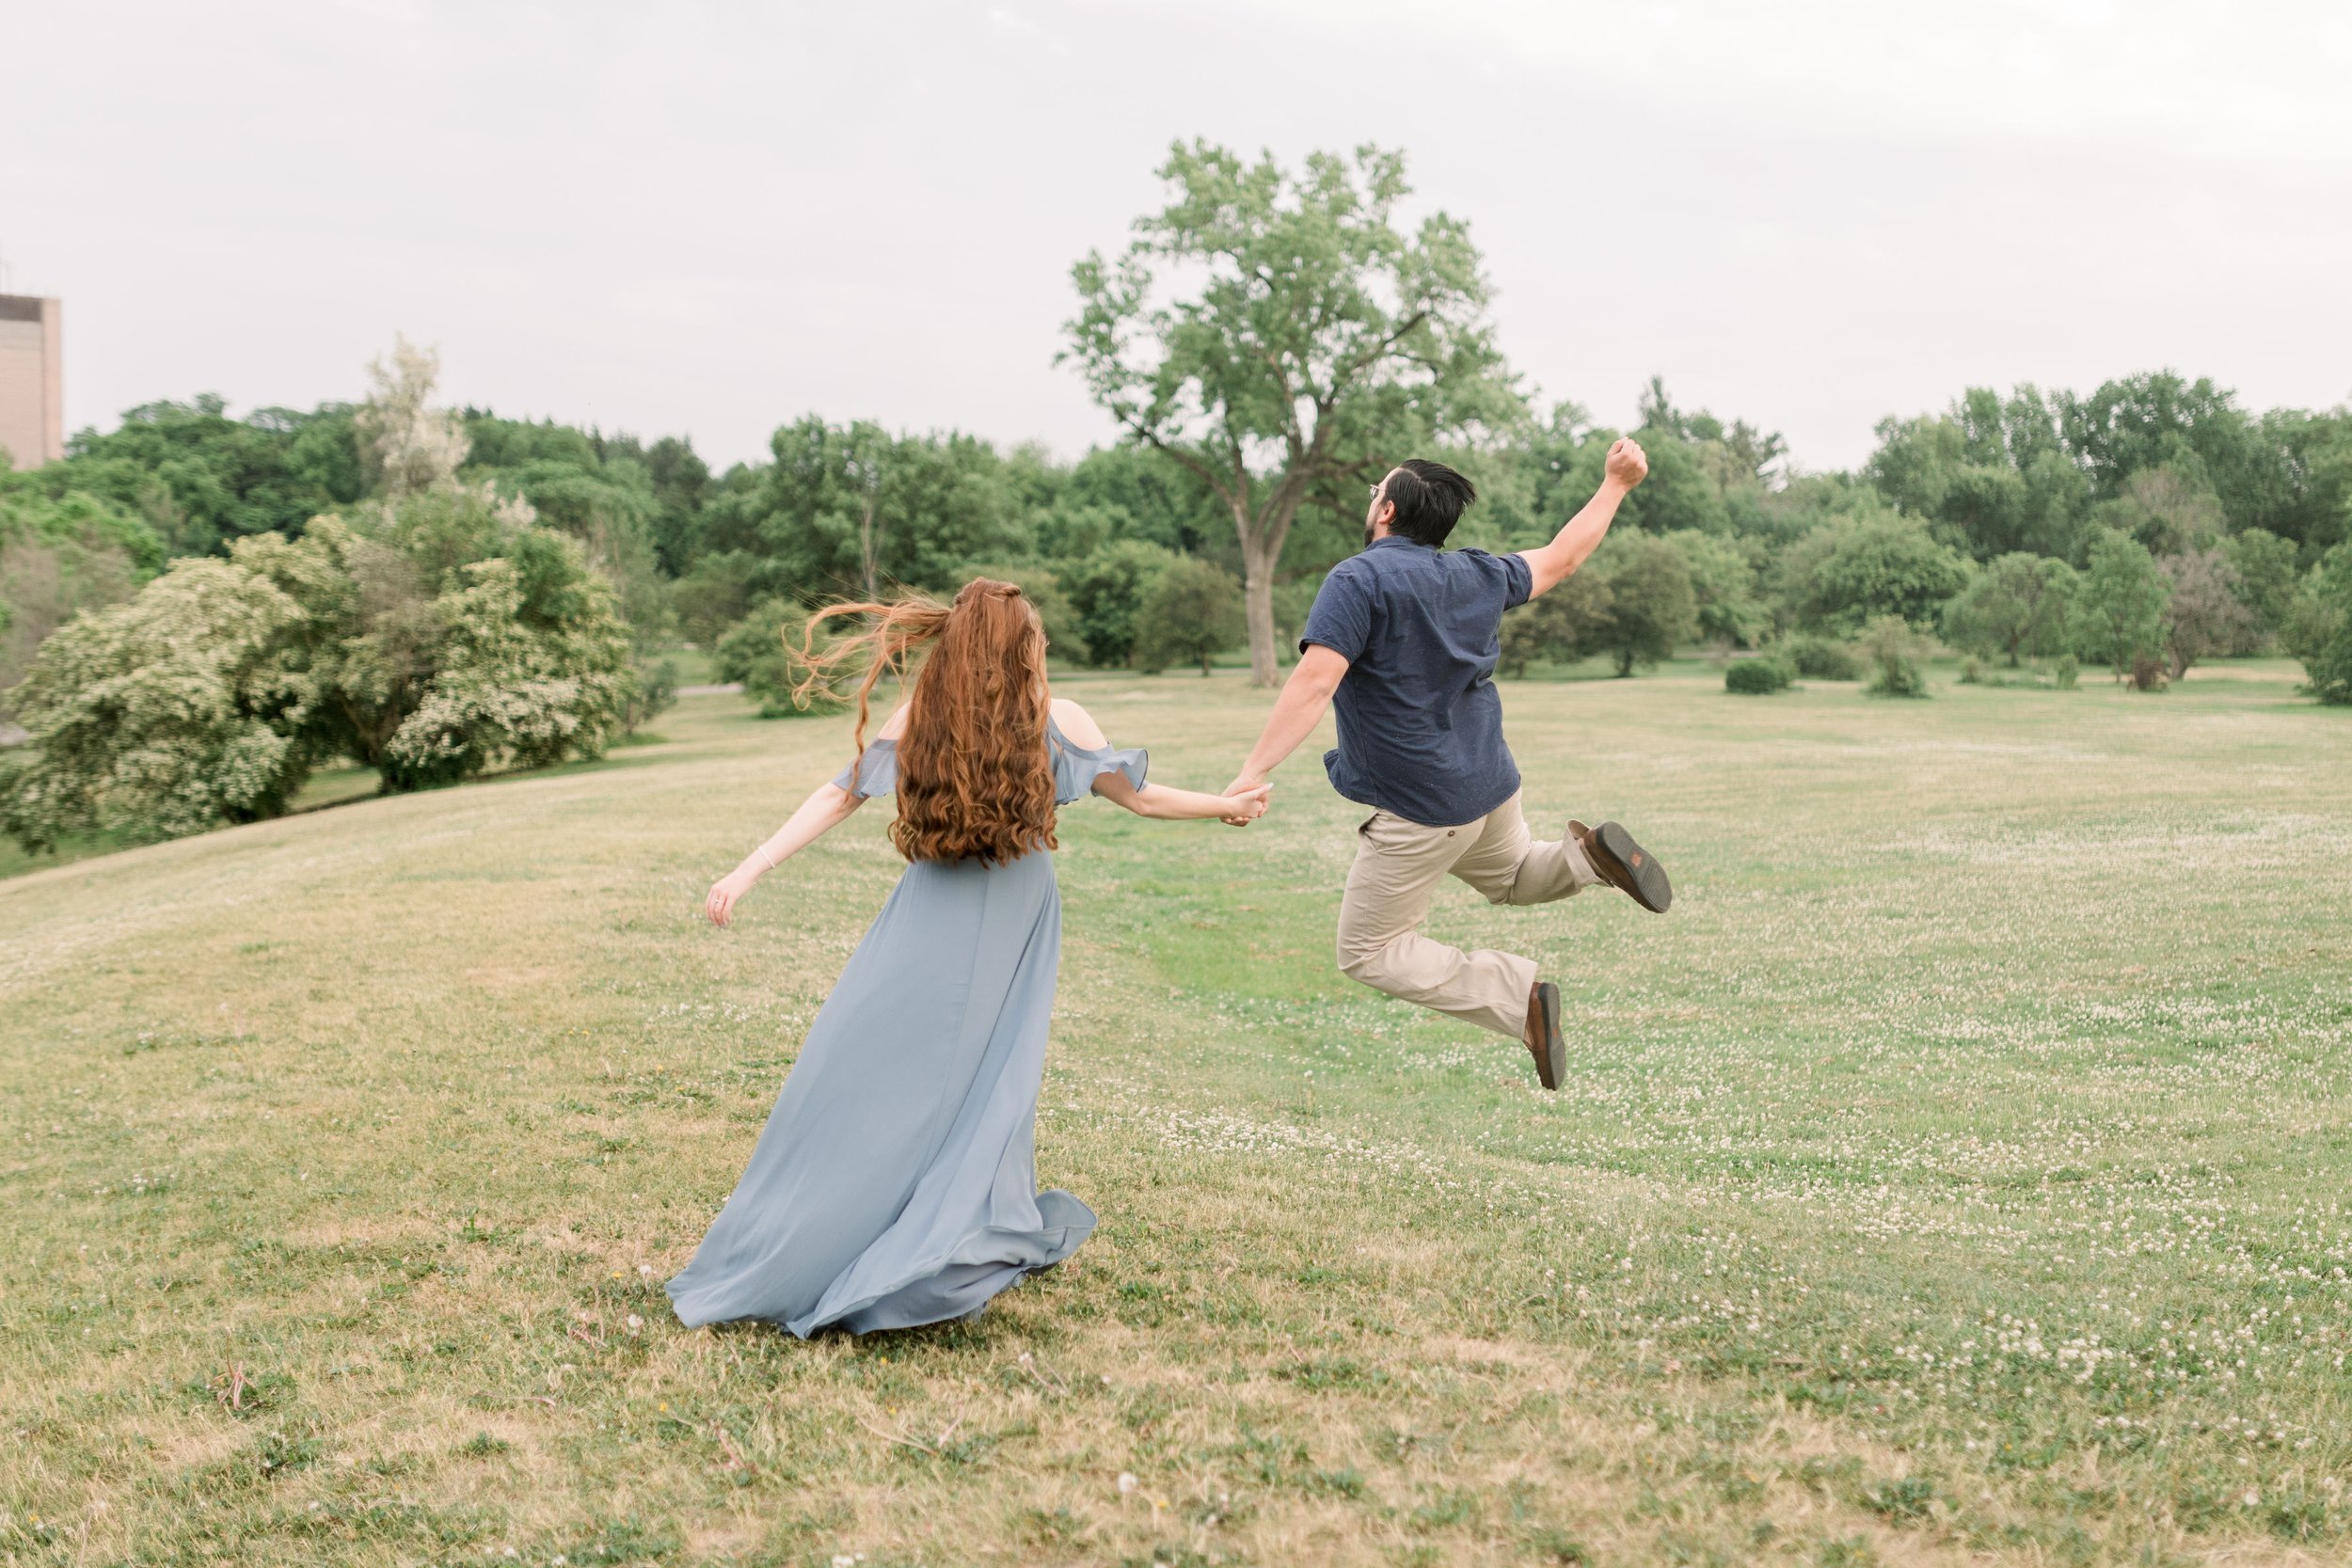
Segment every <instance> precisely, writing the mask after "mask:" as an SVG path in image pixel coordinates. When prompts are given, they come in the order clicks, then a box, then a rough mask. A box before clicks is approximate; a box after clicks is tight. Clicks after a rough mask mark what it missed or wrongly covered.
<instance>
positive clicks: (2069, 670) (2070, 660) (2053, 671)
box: [2050, 654, 2083, 691]
mask: <svg viewBox="0 0 2352 1568" xmlns="http://www.w3.org/2000/svg"><path fill="white" fill-rule="evenodd" d="M2082 673H2083V667H2082V666H2081V665H2080V664H2079V663H2077V662H2075V659H2074V655H2073V654H2064V655H2061V656H2059V658H2058V662H2057V663H2056V664H2053V665H2052V666H2050V679H2051V680H2052V681H2053V682H2055V683H2056V684H2057V686H2058V689H2059V690H2060V691H2072V690H2074V682H2075V681H2076V680H2077V679H2079V678H2080V677H2081V675H2082Z"/></svg>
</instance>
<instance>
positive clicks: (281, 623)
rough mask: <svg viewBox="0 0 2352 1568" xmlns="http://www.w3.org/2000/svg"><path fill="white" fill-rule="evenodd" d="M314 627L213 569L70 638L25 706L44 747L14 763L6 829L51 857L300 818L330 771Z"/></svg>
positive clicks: (49, 660) (16, 754) (184, 571)
mask: <svg viewBox="0 0 2352 1568" xmlns="http://www.w3.org/2000/svg"><path fill="white" fill-rule="evenodd" d="M306 619H307V617H306V615H305V613H304V611H303V609H302V607H301V606H300V605H299V604H297V603H296V602H295V601H294V598H292V597H291V596H290V595H288V594H285V593H284V592H283V591H281V590H280V589H278V587H277V586H276V585H274V584H273V583H271V582H270V581H268V580H267V579H266V578H262V577H260V576H259V575H257V574H255V573H253V572H251V571H248V570H246V569H245V568H244V567H242V566H239V565H237V564H235V563H234V562H227V561H203V560H198V561H182V562H177V563H176V564H175V565H174V566H173V568H172V569H171V570H170V571H169V572H167V573H166V574H165V575H164V576H162V577H161V578H157V579H155V580H154V581H153V582H151V583H149V584H148V585H147V587H146V588H145V589H143V590H142V591H141V592H140V593H139V594H137V595H136V596H135V597H134V598H132V599H130V600H129V601H127V602H125V603H123V604H119V605H116V606H113V607H111V608H109V609H106V610H101V611H99V612H98V613H96V614H94V615H83V616H81V617H79V618H77V619H75V620H73V621H71V622H69V623H68V624H67V625H65V626H62V627H60V628H59V629H58V630H57V631H56V633H54V634H53V635H52V636H51V637H50V638H49V639H48V640H47V641H44V642H43V643H42V644H41V646H40V656H39V657H37V658H35V660H34V661H33V666H32V669H31V671H30V673H28V674H27V675H26V676H25V678H24V684H23V685H21V686H20V687H18V688H17V689H16V690H15V691H14V693H13V694H12V703H13V705H14V707H15V709H16V713H17V721H18V722H19V723H21V724H23V725H24V728H25V729H26V731H27V732H29V735H30V737H31V738H30V740H29V741H28V743H27V744H25V745H24V746H22V747H17V748H13V749H11V750H10V751H9V752H6V753H0V757H5V759H6V760H5V761H0V768H5V769H6V771H5V772H0V826H5V828H6V829H7V831H8V833H9V835H10V836H12V837H14V838H15V839H17V840H18V841H19V842H20V843H22V844H24V846H25V847H27V848H30V849H33V850H35V851H40V850H43V849H48V848H51V847H55V845H56V841H57V840H58V839H59V838H60V837H61V836H64V835H66V834H70V833H91V832H119V833H123V834H126V835H127V836H130V837H134V838H168V837H174V836H177V835H179V834H182V833H192V832H200V831H201V830H203V829H206V828H210V827H215V826H217V825H219V824H221V823H224V822H246V821H252V820H254V819H255V818H258V817H263V816H277V815H278V813H280V812H282V811H284V810H285V809H286V804H287V801H288V800H290V799H291V798H292V796H293V794H294V790H295V789H297V788H298V787H300V785H301V782H302V779H303V776H304V775H305V774H306V773H307V772H308V771H309V769H310V766H311V763H312V762H313V761H314V760H315V752H314V749H313V746H314V742H313V740H312V738H311V734H310V718H311V715H312V713H313V712H314V711H315V709H316V705H317V698H318V692H317V689H316V687H315V686H314V684H313V683H312V681H311V679H310V674H309V673H308V671H307V670H305V669H304V668H303V663H302V660H301V658H300V657H299V654H298V652H297V649H296V646H295V639H294V636H293V635H292V634H294V632H295V630H296V629H297V628H298V627H300V626H302V625H303V623H304V622H305V621H306Z"/></svg>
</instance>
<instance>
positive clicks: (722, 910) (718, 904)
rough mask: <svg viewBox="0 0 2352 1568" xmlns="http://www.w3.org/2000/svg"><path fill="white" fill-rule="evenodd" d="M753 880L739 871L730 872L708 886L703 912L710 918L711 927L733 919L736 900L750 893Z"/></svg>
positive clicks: (722, 924)
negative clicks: (708, 891) (708, 892)
mask: <svg viewBox="0 0 2352 1568" xmlns="http://www.w3.org/2000/svg"><path fill="white" fill-rule="evenodd" d="M754 881H755V879H754V878H751V877H746V876H744V875H743V873H742V872H740V871H730V872H728V873H727V874H726V875H725V876H723V877H722V878H720V879H718V880H717V881H715V882H713V883H711V884H710V895H709V896H708V897H707V898H705V899H704V900H703V912H704V913H705V914H707V915H708V916H710V923H711V924H712V925H713V926H724V925H725V924H726V923H727V922H728V921H729V920H731V919H733V918H734V917H735V905H736V902H737V900H739V899H740V898H741V897H742V896H743V895H745V894H747V893H749V892H751V891H752V883H753V882H754Z"/></svg>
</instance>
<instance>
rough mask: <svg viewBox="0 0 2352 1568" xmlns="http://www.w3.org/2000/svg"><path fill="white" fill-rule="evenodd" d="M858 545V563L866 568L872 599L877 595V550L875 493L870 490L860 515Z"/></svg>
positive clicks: (869, 593) (867, 594)
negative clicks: (875, 537)
mask: <svg viewBox="0 0 2352 1568" xmlns="http://www.w3.org/2000/svg"><path fill="white" fill-rule="evenodd" d="M857 547H858V564H859V565H860V566H862V567H864V568H865V573H866V597H867V598H868V599H871V598H873V597H875V596H876V595H875V593H874V589H875V580H874V556H875V553H876V552H875V549H874V493H873V492H872V491H870V490H869V491H867V492H866V510H865V511H864V512H863V513H862V514H861V515H859V517H858V522H857Z"/></svg>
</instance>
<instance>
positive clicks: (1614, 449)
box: [1519, 436, 1649, 599]
mask: <svg viewBox="0 0 2352 1568" xmlns="http://www.w3.org/2000/svg"><path fill="white" fill-rule="evenodd" d="M1648 472H1649V458H1648V457H1647V456H1646V455H1645V454H1644V452H1643V451H1642V449H1641V446H1640V444H1639V443H1637V442H1636V441H1635V440H1634V439H1633V438H1632V437H1631V436H1620V437H1618V439H1617V440H1616V441H1615V442H1614V443H1613V444H1612V445H1611V447H1610V448H1609V457H1608V461H1607V462H1606V464H1605V465H1604V466H1603V469H1602V476H1601V482H1600V488H1599V489H1597V490H1596V491H1594V492H1593V499H1591V500H1588V501H1586V502H1585V503H1584V509H1583V510H1582V511H1581V512H1579V513H1578V514H1577V515H1575V516H1573V517H1570V518H1569V519H1568V521H1567V524H1566V526H1565V527H1564V528H1562V529H1561V531H1559V532H1558V533H1557V534H1554V535H1553V536H1552V541H1551V543H1550V544H1549V545H1545V546H1540V547H1539V548H1536V549H1532V550H1521V551H1519V559H1520V560H1522V561H1524V562H1527V570H1528V574H1529V576H1530V577H1531V578H1532V579H1533V580H1532V581H1530V582H1529V584H1528V588H1527V596H1528V597H1529V598H1531V599H1532V598H1534V597H1535V596H1536V595H1537V594H1545V593H1549V592H1550V591H1551V590H1552V589H1554V588H1557V587H1558V586H1559V585H1560V584H1561V583H1562V582H1563V581H1565V580H1566V578H1568V576H1569V575H1570V574H1571V573H1573V572H1574V571H1575V570H1576V569H1577V568H1578V567H1579V566H1581V565H1583V564H1584V558H1585V557H1586V556H1588V555H1590V554H1592V553H1593V548H1594V546H1597V545H1598V544H1599V543H1600V540H1601V535H1603V534H1605V533H1607V532H1608V531H1609V525H1610V523H1611V521H1612V520H1613V519H1614V518H1615V517H1616V515H1617V503H1618V502H1619V501H1621V500H1623V499H1625V498H1626V493H1627V492H1628V491H1629V490H1631V489H1632V488H1633V487H1634V486H1635V485H1637V484H1639V483H1642V479H1643V476H1644V475H1645V474H1647V473H1648Z"/></svg>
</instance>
